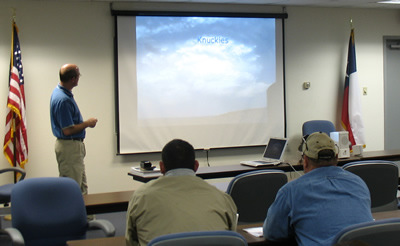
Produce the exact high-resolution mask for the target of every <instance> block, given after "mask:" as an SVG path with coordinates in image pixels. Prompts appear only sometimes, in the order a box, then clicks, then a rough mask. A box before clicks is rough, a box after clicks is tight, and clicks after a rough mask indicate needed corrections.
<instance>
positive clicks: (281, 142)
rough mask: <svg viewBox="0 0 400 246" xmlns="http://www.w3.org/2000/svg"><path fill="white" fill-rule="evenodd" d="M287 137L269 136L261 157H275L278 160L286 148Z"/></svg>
mask: <svg viewBox="0 0 400 246" xmlns="http://www.w3.org/2000/svg"><path fill="white" fill-rule="evenodd" d="M286 142H287V139H283V138H281V139H280V138H270V139H269V142H268V145H267V147H266V148H265V152H264V155H263V158H270V159H277V160H280V159H281V156H282V154H283V152H284V150H285V148H286Z"/></svg>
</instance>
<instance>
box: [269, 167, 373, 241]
mask: <svg viewBox="0 0 400 246" xmlns="http://www.w3.org/2000/svg"><path fill="white" fill-rule="evenodd" d="M372 220H373V218H372V214H371V198H370V193H369V189H368V187H367V185H366V184H365V182H364V181H363V180H362V179H361V178H360V177H359V176H357V175H355V174H353V173H351V172H348V171H346V170H344V169H342V168H340V167H337V166H329V167H319V168H316V169H314V170H312V171H310V172H309V173H307V174H305V175H303V176H301V177H299V178H298V179H295V180H293V181H291V182H289V183H287V184H286V185H284V186H283V187H282V188H281V189H280V190H279V192H278V194H277V195H276V198H275V201H274V203H273V204H272V205H271V206H270V207H269V209H268V213H267V218H266V220H265V222H264V228H263V229H264V237H266V238H268V239H269V240H271V241H283V240H284V239H288V238H291V237H293V236H294V237H295V238H296V241H297V244H298V245H299V246H300V245H301V246H303V245H304V246H321V245H331V244H332V240H333V238H334V237H335V236H336V234H337V233H339V231H340V230H342V229H343V228H345V227H346V226H350V225H354V224H357V223H362V222H367V221H372Z"/></svg>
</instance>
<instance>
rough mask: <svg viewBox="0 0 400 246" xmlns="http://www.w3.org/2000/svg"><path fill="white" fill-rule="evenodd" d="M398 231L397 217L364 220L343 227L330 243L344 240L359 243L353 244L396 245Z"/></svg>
mask: <svg viewBox="0 0 400 246" xmlns="http://www.w3.org/2000/svg"><path fill="white" fill-rule="evenodd" d="M399 232H400V219H399V218H395V219H385V220H377V221H371V222H365V223H360V224H355V225H351V226H348V227H346V228H344V229H343V230H342V231H340V232H339V233H338V234H337V235H336V237H335V239H334V240H333V243H332V245H339V243H345V242H359V243H360V244H354V245H369V246H382V245H385V246H398V245H400V236H399ZM361 243H364V244H361ZM343 245H353V244H343Z"/></svg>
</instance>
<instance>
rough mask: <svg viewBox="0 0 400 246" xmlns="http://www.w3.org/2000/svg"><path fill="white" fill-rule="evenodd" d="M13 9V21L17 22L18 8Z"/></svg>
mask: <svg viewBox="0 0 400 246" xmlns="http://www.w3.org/2000/svg"><path fill="white" fill-rule="evenodd" d="M11 10H12V18H13V21H14V22H15V21H16V19H17V9H16V8H11Z"/></svg>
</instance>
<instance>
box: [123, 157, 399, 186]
mask: <svg viewBox="0 0 400 246" xmlns="http://www.w3.org/2000/svg"><path fill="white" fill-rule="evenodd" d="M365 160H388V161H399V160H400V150H379V151H365V152H363V154H362V155H359V156H350V157H349V158H341V159H339V160H338V166H343V165H345V164H346V163H349V162H353V161H365ZM266 169H277V170H283V171H285V172H290V171H294V170H296V171H299V170H300V171H301V170H303V166H302V165H300V164H298V163H295V164H292V165H291V164H290V163H282V164H280V165H277V166H263V167H249V166H244V165H240V164H233V165H224V166H212V167H199V169H198V170H197V172H196V175H197V176H198V177H201V178H203V179H215V178H229V177H235V176H237V175H239V174H242V173H246V172H250V171H255V170H266ZM128 175H129V176H132V178H133V180H136V181H140V182H144V183H145V182H148V181H150V180H152V179H156V178H158V177H159V176H161V174H160V173H155V174H154V175H148V176H141V175H138V174H136V173H132V172H128Z"/></svg>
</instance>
